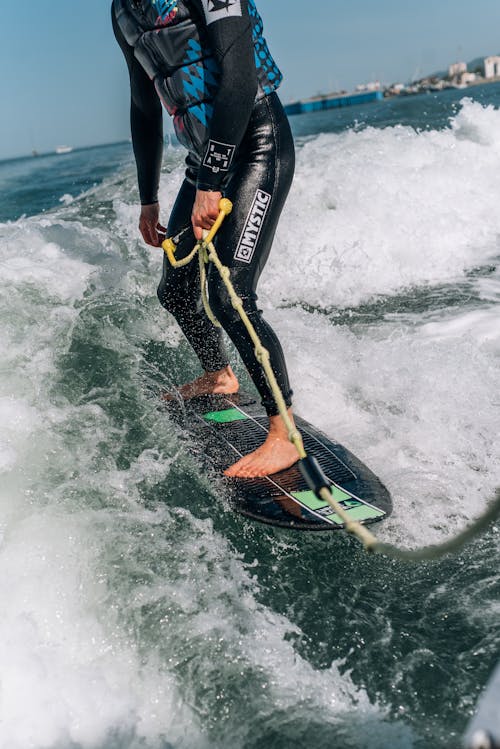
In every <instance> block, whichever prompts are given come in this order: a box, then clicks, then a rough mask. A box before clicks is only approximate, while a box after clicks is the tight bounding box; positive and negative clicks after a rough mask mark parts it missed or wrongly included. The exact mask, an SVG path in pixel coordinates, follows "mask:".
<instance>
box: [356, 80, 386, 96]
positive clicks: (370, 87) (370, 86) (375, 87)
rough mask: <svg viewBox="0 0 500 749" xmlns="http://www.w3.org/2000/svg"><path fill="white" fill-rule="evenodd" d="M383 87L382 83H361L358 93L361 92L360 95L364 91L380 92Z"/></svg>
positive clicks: (357, 87)
mask: <svg viewBox="0 0 500 749" xmlns="http://www.w3.org/2000/svg"><path fill="white" fill-rule="evenodd" d="M380 89H381V85H380V81H371V82H370V83H360V84H359V85H358V86H356V91H359V92H360V93H361V92H363V91H380Z"/></svg>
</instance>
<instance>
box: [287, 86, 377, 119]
mask: <svg viewBox="0 0 500 749" xmlns="http://www.w3.org/2000/svg"><path fill="white" fill-rule="evenodd" d="M383 98H384V94H383V93H382V91H363V92H360V93H353V94H338V95H337V94H335V95H329V94H326V95H325V96H314V97H312V98H311V99H303V100H301V101H293V102H291V103H290V104H286V105H285V112H286V113H287V114H304V113H305V112H320V111H322V110H323V109H335V108H337V107H351V106H353V105H354V104H366V103H367V102H370V101H380V100H381V99H383Z"/></svg>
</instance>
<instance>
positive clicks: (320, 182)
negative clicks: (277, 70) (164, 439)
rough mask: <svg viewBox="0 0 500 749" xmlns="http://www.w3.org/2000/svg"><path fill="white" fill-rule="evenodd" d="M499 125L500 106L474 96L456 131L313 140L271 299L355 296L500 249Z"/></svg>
mask: <svg viewBox="0 0 500 749" xmlns="http://www.w3.org/2000/svg"><path fill="white" fill-rule="evenodd" d="M499 130H500V112H499V111H498V110H495V109H493V108H491V107H488V108H486V109H485V108H483V107H481V106H480V105H479V104H477V103H473V102H470V101H465V102H464V104H463V107H462V109H461V111H460V113H459V114H458V115H457V117H456V118H455V120H454V127H453V128H452V129H448V130H443V131H439V132H438V131H430V132H415V130H413V129H412V128H410V127H403V126H396V127H391V128H386V129H384V130H377V129H374V128H367V129H365V130H362V131H360V132H357V131H348V132H344V133H342V134H339V135H335V134H323V135H319V136H317V137H315V138H312V139H310V140H309V141H308V142H306V143H305V144H304V145H303V147H302V148H300V149H299V151H298V159H297V172H296V178H295V182H294V185H293V188H292V191H291V194H290V198H289V201H288V203H287V206H286V208H285V211H284V214H283V217H282V219H281V223H280V227H279V229H278V234H277V240H276V246H275V250H274V251H273V253H272V255H271V259H270V261H269V263H268V266H267V267H266V270H265V271H264V274H263V281H262V284H261V288H262V291H263V292H264V293H265V295H266V298H269V299H271V300H272V301H273V303H276V302H277V301H279V300H287V301H289V302H290V301H299V302H307V303H309V304H314V305H316V306H323V307H329V306H332V305H335V306H344V305H353V304H358V303H359V302H361V301H363V300H366V299H368V298H370V297H372V296H374V295H380V294H388V293H393V292H394V291H396V290H398V289H401V288H405V287H408V286H411V285H420V284H423V283H437V282H440V281H443V280H450V279H452V278H459V277H460V276H461V275H462V274H463V273H464V271H465V270H467V269H469V268H471V267H474V266H476V265H478V264H480V263H481V262H484V261H486V260H487V259H488V258H492V257H495V256H497V255H498V253H499V248H500V245H499V241H498V236H499V235H500V213H499V211H498V206H497V202H498V201H497V196H498V195H499V194H500V146H499V140H498V132H499Z"/></svg>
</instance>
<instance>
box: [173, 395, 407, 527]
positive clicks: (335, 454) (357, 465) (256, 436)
mask: <svg viewBox="0 0 500 749" xmlns="http://www.w3.org/2000/svg"><path fill="white" fill-rule="evenodd" d="M165 407H166V409H167V412H168V413H169V415H170V416H172V417H173V418H174V420H175V421H176V422H177V423H179V424H180V425H181V426H182V427H183V429H186V430H187V431H188V432H189V434H190V436H191V438H192V443H193V445H194V444H196V446H197V449H196V454H197V455H200V453H201V454H202V457H203V460H204V461H205V462H206V464H207V466H208V467H209V468H211V469H212V471H213V472H215V473H216V475H217V476H218V479H219V480H220V481H222V483H223V486H224V489H225V490H227V492H226V491H225V494H226V496H227V498H228V500H229V503H230V505H231V507H232V508H233V509H235V510H236V511H237V512H239V513H241V514H242V515H246V516H247V517H249V518H252V519H253V520H258V521H260V522H262V523H267V524H269V525H275V526H279V527H282V528H291V529H295V530H308V531H335V530H339V529H341V528H343V527H344V526H343V522H342V520H341V519H340V517H339V516H338V515H337V514H336V513H335V512H334V511H333V509H332V508H331V507H330V505H329V504H327V503H326V502H324V501H323V500H322V499H319V498H318V497H317V496H316V495H315V493H314V492H313V491H311V490H310V489H309V487H308V486H307V484H306V482H305V480H304V479H303V477H302V475H301V473H300V471H299V468H298V466H297V465H293V466H292V467H291V468H288V469H286V470H284V471H279V472H278V473H273V474H272V475H270V476H265V477H263V478H255V479H237V478H227V477H225V476H223V474H222V472H223V471H224V469H226V468H227V467H228V466H230V465H232V464H233V463H235V462H236V461H237V460H238V459H239V458H240V457H241V456H242V455H245V454H246V453H249V452H251V451H252V450H255V449H256V448H257V447H258V446H259V445H261V444H262V443H263V441H264V439H265V437H266V434H267V431H268V428H267V424H268V420H267V416H266V414H265V412H264V410H263V408H262V406H261V405H260V404H259V403H258V402H257V401H256V400H255V398H253V397H252V396H250V395H248V394H246V393H242V392H240V393H238V394H236V395H210V396H201V397H197V398H191V399H189V400H186V401H177V400H175V401H170V402H168V403H166V404H165ZM295 423H296V425H297V428H298V429H299V431H300V433H301V435H302V439H303V441H304V447H305V449H306V452H307V454H308V455H313V456H314V457H315V458H316V459H317V460H318V462H319V464H320V466H321V468H322V470H323V473H324V474H325V475H326V476H327V477H328V479H329V481H330V482H331V492H332V495H333V496H334V497H335V499H336V500H337V501H338V502H339V503H340V504H341V505H342V507H344V509H345V510H346V511H347V512H348V513H349V516H350V517H351V518H352V519H353V520H358V521H359V522H360V523H363V524H365V523H373V522H376V521H378V520H382V519H383V518H385V517H387V516H388V515H389V514H390V513H391V510H392V501H391V497H390V494H389V492H388V491H387V489H386V488H385V486H384V485H383V484H382V482H381V481H380V480H379V479H378V478H377V476H375V474H374V473H372V471H370V469H369V468H367V467H366V466H365V465H364V464H363V463H362V462H361V461H360V460H359V459H358V458H357V457H356V456H355V455H353V454H352V453H351V452H350V451H349V450H347V448H345V447H343V446H342V445H340V444H339V443H338V442H335V441H333V440H331V439H330V438H329V437H327V436H326V435H324V434H323V433H322V432H320V431H319V430H318V429H316V427H314V426H313V425H312V424H309V422H307V421H306V420H305V419H302V418H300V417H299V416H295ZM200 446H201V448H202V450H201V451H200Z"/></svg>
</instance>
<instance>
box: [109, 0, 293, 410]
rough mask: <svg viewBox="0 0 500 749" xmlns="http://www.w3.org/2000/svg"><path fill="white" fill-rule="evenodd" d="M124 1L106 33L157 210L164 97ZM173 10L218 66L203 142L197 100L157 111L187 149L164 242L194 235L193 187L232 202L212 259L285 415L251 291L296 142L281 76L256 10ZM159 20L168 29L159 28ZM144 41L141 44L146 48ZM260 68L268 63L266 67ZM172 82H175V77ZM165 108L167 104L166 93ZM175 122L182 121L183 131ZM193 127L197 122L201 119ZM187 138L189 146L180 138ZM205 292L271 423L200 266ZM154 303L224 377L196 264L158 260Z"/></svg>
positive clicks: (259, 381) (193, 4)
mask: <svg viewBox="0 0 500 749" xmlns="http://www.w3.org/2000/svg"><path fill="white" fill-rule="evenodd" d="M148 1H149V2H150V0H144V2H143V3H141V2H139V3H138V5H139V6H143V5H145V4H146V3H147V2H148ZM179 2H181V0H179ZM126 3H127V0H115V2H114V4H113V27H114V31H115V35H116V38H117V40H118V42H119V44H120V47H121V48H122V50H123V53H124V55H125V58H126V60H127V64H128V68H129V72H130V81H131V94H132V96H131V99H132V102H131V127H132V140H133V145H134V153H135V158H136V163H137V172H138V182H139V191H140V195H141V202H142V203H143V204H149V203H155V202H157V197H158V184H159V175H160V167H161V156H162V145H163V130H162V114H161V104H160V100H159V96H158V94H160V96H161V88H160V87H159V85H158V76H156V78H155V81H154V82H153V81H152V80H151V77H153V76H154V75H155V70H153V72H151V70H148V73H149V76H148V74H146V72H145V69H144V67H146V68H147V67H148V64H149V61H147V64H146V65H145V64H144V61H143V59H142V58H141V57H140V55H139V58H140V59H141V62H139V60H138V59H137V57H138V55H137V47H136V48H134V44H132V43H130V42H131V41H134V40H135V37H133V36H130V35H129V39H128V40H127V39H126V38H125V34H124V33H123V28H126V30H127V31H129V28H130V26H131V24H132V22H131V21H130V18H129V16H128V15H127V17H126V23H127V24H128V26H127V25H125V24H124V22H123V21H122V22H121V23H120V13H119V12H117V10H116V7H117V6H119V7H120V8H121V7H123V5H124V4H126ZM128 3H129V6H130V3H132V4H133V5H134V6H137V2H134V0H128ZM161 4H163V6H164V12H165V17H163V19H162V17H160V16H158V22H160V26H161V28H163V27H164V26H166V25H167V24H168V22H169V19H170V16H169V17H168V18H167V17H166V13H167V10H168V9H169V8H172V6H176V4H177V0H156V2H154V0H153V5H155V6H156V9H158V6H159V5H161ZM167 6H168V7H167ZM228 7H229V8H230V7H232V8H233V10H232V11H231V10H229V11H228V12H227V13H225V12H224V8H226V10H227V8H228ZM127 12H128V8H127ZM182 12H183V13H184V14H185V16H186V19H187V20H185V21H184V22H185V23H188V21H189V20H190V19H191V18H193V19H194V20H195V21H196V24H197V32H199V33H200V34H202V35H203V44H202V46H203V45H204V49H205V50H206V49H209V50H210V56H211V57H212V56H213V58H214V60H215V63H212V64H216V65H217V69H216V76H217V77H216V78H215V82H216V86H215V93H214V95H213V98H212V99H210V98H207V102H208V103H205V102H202V105H203V106H205V112H206V109H207V108H208V111H209V114H210V117H207V118H206V119H207V122H206V124H205V127H204V129H202V128H201V127H200V126H199V125H198V119H197V120H196V123H195V124H197V125H198V127H199V130H200V132H201V136H200V135H198V133H197V132H195V128H194V127H193V124H192V122H193V119H192V114H193V113H195V114H196V113H197V112H199V111H200V107H199V104H198V102H197V101H194V103H191V108H190V109H183V108H182V107H180V110H179V111H180V114H179V113H178V110H177V109H176V108H175V107H174V106H173V105H172V103H171V102H170V106H169V101H168V100H167V102H166V104H167V106H169V109H171V110H173V111H172V112H171V113H172V114H174V124H175V125H177V127H176V131H177V132H178V135H179V138H180V140H184V142H185V145H186V146H187V147H188V150H189V153H188V157H187V159H186V163H187V169H186V178H185V180H184V182H183V184H182V187H181V189H180V192H179V195H178V197H177V200H176V202H175V204H174V207H173V210H172V213H171V216H170V220H169V224H168V236H175V235H177V234H179V233H180V232H182V231H183V230H185V229H186V227H190V226H191V212H192V207H193V203H194V200H195V195H196V189H197V188H198V189H202V190H212V191H221V192H222V193H223V194H224V195H225V196H226V197H228V198H229V199H230V200H231V201H232V202H233V212H232V213H231V215H230V216H229V217H228V218H226V220H225V222H224V224H223V225H222V228H221V229H220V230H219V232H218V235H217V239H216V247H217V252H218V254H219V257H220V259H221V260H222V262H223V263H224V264H225V265H227V266H228V267H229V268H230V271H231V280H232V282H233V284H234V286H235V289H236V291H237V293H238V294H239V295H240V296H241V297H242V299H243V304H244V308H245V311H246V312H247V314H248V316H249V317H250V319H251V321H252V323H253V325H254V327H255V329H256V331H257V334H258V335H259V337H260V339H261V341H262V343H263V344H264V346H265V347H266V348H267V349H268V350H269V353H270V360H271V366H272V368H273V371H274V373H275V375H276V378H277V381H278V384H279V385H280V387H281V390H282V392H283V395H284V397H285V401H286V403H287V405H291V395H292V392H291V390H290V385H289V381H288V375H287V371H286V365H285V360H284V356H283V352H282V349H281V346H280V343H279V341H278V339H277V337H276V335H275V333H274V331H273V330H272V328H271V327H270V326H269V325H268V323H266V321H265V320H264V319H263V317H262V313H261V312H260V311H259V310H258V309H257V304H256V302H257V295H256V286H257V281H258V279H259V276H260V273H261V271H262V269H263V267H264V265H265V263H266V260H267V258H268V255H269V252H270V249H271V245H272V241H273V237H274V233H275V230H276V226H277V224H278V220H279V217H280V213H281V211H282V208H283V205H284V202H285V200H286V197H287V194H288V191H289V188H290V184H291V181H292V178H293V171H294V146H293V139H292V135H291V132H290V127H289V124H288V120H287V118H286V115H285V114H284V111H283V108H282V106H281V103H280V101H279V99H278V96H277V94H276V93H275V90H274V89H275V88H276V87H277V85H279V81H280V80H281V77H280V78H279V80H277V81H276V76H278V75H279V71H278V70H277V68H275V66H274V62H273V61H272V58H269V57H268V58H267V59H266V58H265V57H264V55H265V54H266V53H267V54H268V50H267V47H265V41H264V52H263V51H262V49H263V47H262V41H261V40H260V39H257V41H256V30H257V33H259V32H261V31H262V29H261V26H259V25H258V22H260V17H258V15H257V19H258V21H256V20H255V15H254V14H256V9H255V5H254V3H253V0H248V2H247V0H234V2H231V1H230V2H229V3H227V2H219V0H215V2H214V0H182V6H181V13H182ZM190 14H191V15H190ZM117 16H118V19H117ZM251 16H253V17H251ZM165 18H166V23H162V20H163V21H164V20H165ZM134 19H137V20H136V21H134V22H135V23H137V24H138V25H139V26H140V25H141V22H142V21H141V16H134ZM134 19H133V20H134ZM181 20H182V18H181ZM252 23H253V26H252ZM147 28H148V29H149V27H147ZM178 28H179V29H181V28H182V25H181V24H179V26H178ZM167 30H168V29H167ZM147 33H150V32H149V31H147ZM252 33H253V37H252ZM149 38H150V37H147V36H146V39H149ZM153 40H154V41H155V40H156V37H153ZM145 46H146V47H148V46H151V42H149V41H147V44H146V45H145ZM259 53H260V58H261V59H262V60H263V61H264V63H263V64H265V65H266V69H265V71H264V72H265V73H267V74H268V76H269V80H270V82H271V84H272V83H273V81H275V85H269V86H267V81H268V79H267V78H266V77H265V76H264V77H263V74H262V69H261V70H257V69H258V67H259V65H260V63H259ZM206 54H207V53H206V52H205V55H206ZM156 57H158V54H156ZM269 59H271V63H269V62H268V61H267V60H269ZM208 62H210V60H209V61H208ZM155 64H157V61H155ZM200 64H201V63H200ZM204 65H205V68H206V67H208V64H207V62H206V61H205V62H204ZM181 72H183V73H184V74H183V78H182V80H183V82H184V83H185V78H186V74H185V69H183V71H181ZM257 73H259V75H258V74H257ZM259 76H260V77H259ZM172 80H174V81H175V77H174V76H173V78H172ZM209 80H211V78H210V77H209ZM169 82H170V81H169V79H168V77H167V80H166V84H165V82H164V81H162V83H161V85H163V86H167V87H168V84H169ZM155 86H156V87H155ZM159 88H160V91H159ZM171 88H172V87H170V88H166V90H167V95H168V94H170V93H171ZM183 96H185V93H183ZM162 98H164V97H162ZM171 98H172V99H173V100H174V104H175V103H176V100H175V91H174V93H173V94H171ZM181 103H182V100H181ZM188 103H189V102H188ZM186 112H187V115H188V119H189V117H190V116H191V120H190V121H189V122H188V123H187V127H185V125H184V121H185V120H186ZM181 117H183V118H184V119H183V120H182V121H181ZM200 120H203V112H202V113H201V116H200ZM186 131H187V133H188V135H189V137H187V136H186V138H185V139H184V135H185V132H186ZM194 243H195V238H194V234H193V231H192V228H191V229H188V230H187V231H185V232H184V233H183V235H182V239H181V241H180V242H179V244H178V247H177V250H176V258H178V259H179V258H182V257H184V256H185V255H186V254H187V253H188V252H189V251H190V250H191V249H192V247H193V245H194ZM208 290H209V299H210V306H211V308H212V309H213V311H214V313H215V315H216V317H217V318H218V320H219V321H220V323H221V325H222V326H223V328H224V330H225V331H226V332H227V334H228V335H229V337H230V338H231V340H232V341H233V343H234V344H235V346H236V348H237V349H238V351H239V353H240V355H241V357H242V359H243V361H244V363H245V365H246V367H247V369H248V370H249V372H250V375H251V377H252V379H253V381H254V383H255V385H256V387H257V389H258V391H259V393H260V395H261V398H262V402H263V404H264V406H265V408H266V410H267V413H268V414H269V415H273V414H276V413H277V410H276V407H275V404H274V400H273V398H272V395H271V392H270V389H269V386H268V383H267V381H266V378H265V376H264V373H263V371H262V368H261V366H260V365H259V364H258V363H257V361H256V359H255V354H254V347H253V344H252V343H251V340H250V338H249V336H248V333H247V331H246V330H245V328H244V326H243V324H242V322H241V320H240V318H239V316H238V314H237V313H236V311H235V310H234V309H233V307H232V305H231V302H230V299H229V296H228V294H227V291H226V289H225V287H224V285H223V284H222V282H221V280H220V278H219V274H218V272H217V269H216V268H215V267H213V266H210V267H209V272H208ZM158 297H159V299H160V302H161V304H162V305H163V306H164V307H165V308H166V309H167V310H168V311H169V312H171V313H172V314H173V315H174V316H175V318H176V320H177V322H178V323H179V325H180V327H181V329H182V331H183V333H184V334H185V336H186V337H187V339H188V340H189V342H190V343H191V345H192V346H193V348H194V350H195V352H196V354H197V355H198V358H199V360H200V362H201V365H202V367H203V368H204V369H205V370H206V371H216V370H218V369H222V368H223V367H225V366H226V365H227V364H228V363H229V362H228V357H227V353H226V351H225V347H224V344H223V340H222V335H221V332H220V330H219V329H217V328H215V327H214V326H213V325H212V324H211V323H210V321H209V320H208V318H207V317H206V314H205V312H204V310H203V308H202V307H201V305H200V281H199V271H198V265H197V263H194V262H192V263H190V264H189V265H187V266H185V267H184V268H179V269H174V268H172V267H171V265H170V263H169V262H168V260H167V258H165V260H164V266H163V276H162V279H161V282H160V285H159V287H158Z"/></svg>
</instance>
